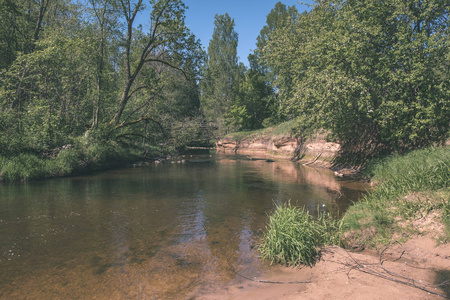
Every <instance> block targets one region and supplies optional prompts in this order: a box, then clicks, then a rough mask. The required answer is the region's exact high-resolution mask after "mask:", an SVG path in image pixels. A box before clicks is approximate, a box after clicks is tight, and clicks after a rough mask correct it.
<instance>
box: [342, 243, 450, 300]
mask: <svg viewBox="0 0 450 300" xmlns="http://www.w3.org/2000/svg"><path fill="white" fill-rule="evenodd" d="M394 244H398V245H400V243H399V242H394V243H392V244H390V245H389V246H387V247H386V248H385V249H384V250H383V251H382V252H381V254H380V258H379V263H378V264H368V263H364V262H361V261H358V260H357V259H356V258H354V257H353V256H352V255H351V254H350V252H348V251H346V250H344V249H341V248H336V249H339V250H341V251H343V252H344V254H342V253H339V252H338V251H335V252H334V253H336V254H339V255H341V256H344V257H346V258H347V260H346V262H337V263H339V264H342V265H344V266H345V267H347V268H349V271H348V273H347V276H348V277H349V278H350V272H351V271H353V270H356V271H359V272H362V273H366V274H369V275H373V276H377V277H379V278H383V279H386V280H389V281H392V282H396V283H400V284H404V285H407V286H410V287H413V288H416V289H419V290H422V291H424V292H427V293H430V294H433V295H437V296H439V297H443V298H447V299H450V298H449V297H448V296H446V295H444V294H440V293H437V292H435V291H432V290H430V289H429V287H441V286H444V285H446V284H448V283H449V282H450V281H449V280H447V281H445V282H442V283H440V284H437V285H432V284H418V282H417V280H415V279H414V278H409V277H406V276H403V275H401V274H398V273H395V272H392V271H390V270H388V269H386V267H385V266H384V265H383V264H384V262H386V261H387V259H383V256H384V254H385V252H386V251H387V250H388V249H389V248H390V247H392V245H394ZM403 254H405V250H404V251H402V253H401V254H400V256H399V257H398V258H396V259H395V260H393V261H394V262H395V261H398V260H399V259H401V258H402V256H403ZM376 268H378V270H377V269H376Z"/></svg>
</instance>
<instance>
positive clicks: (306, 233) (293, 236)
mask: <svg viewBox="0 0 450 300" xmlns="http://www.w3.org/2000/svg"><path fill="white" fill-rule="evenodd" d="M339 235H340V223H339V222H338V221H335V220H334V219H332V218H331V216H330V215H325V214H321V215H319V218H318V219H315V218H314V217H312V216H311V215H310V214H309V213H308V212H307V211H306V210H305V209H301V208H298V207H293V206H292V205H291V204H290V203H288V204H284V205H281V206H278V207H277V209H276V210H275V212H274V213H273V214H272V215H271V216H270V220H269V224H268V226H267V230H266V232H265V234H264V236H263V238H262V241H261V244H260V246H259V250H260V253H261V257H262V258H264V259H268V260H270V261H271V262H272V263H281V264H285V265H289V266H295V265H298V264H304V265H308V266H313V265H314V264H315V262H316V260H317V259H318V258H319V257H320V251H319V247H321V246H324V245H329V244H339V243H340V236H339Z"/></svg>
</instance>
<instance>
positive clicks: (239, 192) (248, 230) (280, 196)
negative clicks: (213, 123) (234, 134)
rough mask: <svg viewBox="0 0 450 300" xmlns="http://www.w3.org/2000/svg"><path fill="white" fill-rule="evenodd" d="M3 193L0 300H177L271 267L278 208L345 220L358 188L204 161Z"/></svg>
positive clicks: (324, 176)
mask: <svg viewBox="0 0 450 300" xmlns="http://www.w3.org/2000/svg"><path fill="white" fill-rule="evenodd" d="M186 159H187V160H188V162H186V163H185V164H170V163H169V164H158V165H151V166H148V167H142V168H127V169H120V170H115V171H110V172H105V173H101V174H96V175H91V176H84V177H73V178H64V179H56V180H47V181H40V182H30V183H26V184H8V185H7V184H5V185H0V298H1V299H174V298H176V299H179V298H180V299H185V298H190V297H194V298H195V297H197V296H199V295H202V294H205V293H211V292H214V290H215V289H219V288H220V287H223V286H224V285H227V284H229V283H230V282H231V281H233V280H235V279H236V276H237V275H236V272H240V273H243V274H246V275H247V276H250V277H253V276H259V275H261V274H264V272H267V270H269V269H270V268H271V267H270V266H269V265H268V264H267V263H265V262H262V261H260V260H259V259H258V252H257V249H256V247H255V246H256V245H257V244H258V241H259V239H260V238H261V235H262V232H263V230H264V229H265V226H266V224H267V221H268V216H267V215H268V214H269V213H270V212H271V211H273V210H274V208H275V206H276V204H280V203H283V202H286V201H288V200H290V201H291V203H292V204H295V205H299V206H306V208H307V209H308V210H310V211H311V212H312V213H314V212H316V211H317V207H320V209H321V210H326V211H331V212H333V213H335V214H336V213H337V212H341V213H342V212H344V211H345V209H346V207H347V206H348V204H349V202H350V201H354V200H357V199H359V198H360V197H361V195H362V193H363V191H364V190H365V189H366V188H367V186H366V185H364V184H362V183H358V182H349V181H343V180H340V179H337V178H335V177H334V176H333V174H332V172H330V171H328V170H317V169H313V168H308V167H301V166H299V165H298V164H295V163H292V162H289V161H277V162H274V163H268V162H265V161H263V160H256V161H251V160H248V159H246V158H244V157H238V156H220V155H217V156H216V155H214V154H213V155H204V156H195V157H190V156H188V157H187V158H186Z"/></svg>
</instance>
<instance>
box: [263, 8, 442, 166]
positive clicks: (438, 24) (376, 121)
mask: <svg viewBox="0 0 450 300" xmlns="http://www.w3.org/2000/svg"><path fill="white" fill-rule="evenodd" d="M446 16H448V5H445V4H444V3H443V2H442V1H427V2H423V1H413V0H411V1H403V2H399V1H396V0H390V1H383V3H381V2H379V1H356V0H354V1H338V2H336V1H320V2H318V4H317V5H316V6H315V7H314V9H313V10H312V11H311V12H310V13H309V14H307V15H302V17H301V18H300V19H299V21H298V23H297V25H296V28H295V36H296V37H295V38H294V39H291V38H288V37H289V36H290V35H289V33H286V32H277V33H276V34H275V35H274V39H273V40H271V41H270V42H269V44H268V47H267V48H268V51H267V55H268V56H270V57H272V58H273V59H275V60H276V61H280V62H279V63H282V61H286V60H288V61H290V63H291V64H292V68H291V76H293V77H294V81H293V82H294V83H295V84H294V90H293V97H291V98H290V99H288V100H287V101H286V99H285V103H286V106H287V107H288V108H289V109H290V110H291V111H292V112H294V113H295V114H297V115H298V116H299V117H300V124H301V125H300V128H302V130H303V131H306V130H308V129H311V128H322V129H326V130H330V131H331V132H332V133H333V134H334V136H335V137H336V138H337V139H338V140H339V141H340V142H341V143H342V144H343V149H344V150H345V151H347V152H353V153H355V155H352V157H353V158H355V159H359V161H361V159H363V158H365V156H367V155H380V154H383V153H390V152H402V151H406V150H408V149H412V148H418V147H423V146H426V145H429V144H431V143H435V142H440V141H443V140H445V138H446V137H447V136H448V124H449V115H450V114H449V96H448V95H449V86H448V60H446V56H445V55H446V53H448V51H449V49H448V42H447V40H448V25H449V24H448V18H446ZM281 44H283V46H281ZM356 154H361V156H358V155H356Z"/></svg>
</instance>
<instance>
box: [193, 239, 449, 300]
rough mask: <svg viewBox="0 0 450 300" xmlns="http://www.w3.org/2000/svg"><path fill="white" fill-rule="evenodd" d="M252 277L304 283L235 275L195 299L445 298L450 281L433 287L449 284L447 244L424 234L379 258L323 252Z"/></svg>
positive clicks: (334, 250)
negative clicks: (313, 259)
mask: <svg viewBox="0 0 450 300" xmlns="http://www.w3.org/2000/svg"><path fill="white" fill-rule="evenodd" d="M380 262H382V264H381V263H380ZM242 275H244V276H246V277H249V278H252V275H251V274H242ZM252 279H254V280H259V281H263V280H264V281H273V282H297V281H308V282H309V283H298V284H281V283H263V282H256V281H251V280H248V279H246V278H243V277H238V278H237V279H236V280H235V281H234V282H232V283H231V284H230V285H228V286H226V287H223V289H221V290H216V291H214V292H212V293H211V294H208V295H204V296H202V297H200V298H198V299H367V300H370V299H374V300H375V299H382V300H388V299H396V300H399V299H417V300H419V299H420V300H423V299H430V300H431V299H446V297H447V298H448V297H450V282H447V284H443V285H441V286H438V285H439V284H442V283H443V282H444V281H446V280H450V244H443V245H439V246H437V247H436V241H435V240H434V239H433V238H431V237H430V236H416V237H413V238H411V239H409V240H408V241H407V242H406V243H404V244H395V245H392V246H391V247H389V248H387V249H386V251H384V252H383V255H381V254H380V253H375V252H374V251H370V250H369V251H363V252H358V253H356V252H348V251H346V250H344V249H342V248H337V247H335V248H327V249H324V251H323V257H322V259H321V260H320V261H319V262H318V263H317V264H316V265H315V266H314V267H313V268H309V267H303V268H285V267H275V268H273V269H272V271H271V273H270V274H265V275H264V278H252ZM414 286H416V287H414ZM420 288H423V289H426V290H429V291H431V292H433V293H436V294H440V295H442V296H439V295H436V294H432V293H430V292H427V291H424V290H421V289H420Z"/></svg>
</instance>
